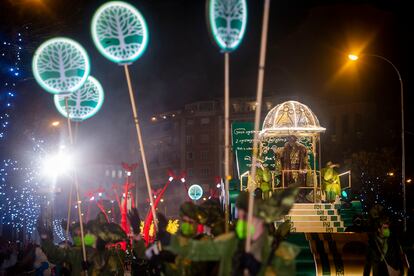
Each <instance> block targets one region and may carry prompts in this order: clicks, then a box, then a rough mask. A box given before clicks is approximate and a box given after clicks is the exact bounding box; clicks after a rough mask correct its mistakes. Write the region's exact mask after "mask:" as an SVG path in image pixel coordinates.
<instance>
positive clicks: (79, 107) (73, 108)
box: [54, 76, 104, 121]
mask: <svg viewBox="0 0 414 276" xmlns="http://www.w3.org/2000/svg"><path fill="white" fill-rule="evenodd" d="M66 97H68V111H69V118H70V119H71V120H73V121H83V120H86V119H88V118H90V117H92V116H93V115H95V114H96V113H97V112H98V111H99V109H101V107H102V104H103V101H104V92H103V88H102V85H101V84H100V83H99V81H97V80H96V79H95V78H94V77H91V76H89V77H88V79H87V81H86V82H85V84H84V85H83V86H82V87H81V88H80V89H78V90H76V91H75V92H73V93H71V94H69V95H55V97H54V101H55V106H56V109H57V110H58V111H59V113H60V114H62V115H63V116H64V117H66V118H67V117H68V113H67V110H66V100H65V98H66Z"/></svg>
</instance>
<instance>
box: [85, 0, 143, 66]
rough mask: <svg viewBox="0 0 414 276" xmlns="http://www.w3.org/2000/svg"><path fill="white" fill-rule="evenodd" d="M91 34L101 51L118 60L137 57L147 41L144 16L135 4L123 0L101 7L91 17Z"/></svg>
mask: <svg viewBox="0 0 414 276" xmlns="http://www.w3.org/2000/svg"><path fill="white" fill-rule="evenodd" d="M92 36H93V38H94V41H95V44H96V45H97V47H98V49H99V50H100V51H101V52H102V54H103V55H105V56H106V57H107V58H109V59H110V60H112V61H115V62H130V61H134V60H135V59H137V58H138V57H139V56H140V55H141V53H142V52H143V51H144V50H145V47H146V44H147V29H146V25H145V21H144V19H143V17H142V16H141V14H140V13H139V12H138V11H137V10H136V9H135V8H134V7H132V6H130V5H129V4H126V3H122V2H112V3H109V4H108V5H104V6H102V7H101V8H100V9H98V11H97V12H96V14H95V16H94V19H93V21H92Z"/></svg>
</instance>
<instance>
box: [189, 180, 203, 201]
mask: <svg viewBox="0 0 414 276" xmlns="http://www.w3.org/2000/svg"><path fill="white" fill-rule="evenodd" d="M188 196H189V197H190V198H191V199H192V200H199V199H200V198H201V197H202V196H203V188H202V187H201V186H200V185H197V184H194V185H191V186H190V188H188Z"/></svg>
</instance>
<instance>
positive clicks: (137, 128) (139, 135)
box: [124, 64, 158, 230]
mask: <svg viewBox="0 0 414 276" xmlns="http://www.w3.org/2000/svg"><path fill="white" fill-rule="evenodd" d="M124 69H125V76H126V80H127V83H128V91H129V98H130V100H131V107H132V113H133V116H134V124H135V129H136V131H137V136H138V144H139V148H140V152H141V159H142V166H143V168H144V174H145V180H146V183H147V190H148V197H149V200H150V207H151V212H152V217H153V218H154V226H155V230H158V220H157V215H156V213H155V208H154V200H153V198H152V193H151V191H152V189H151V182H150V177H149V173H148V167H147V159H146V158H145V151H144V144H143V142H142V135H141V128H140V126H139V121H138V114H137V107H136V105H135V98H134V91H133V90H132V84H131V78H130V75H129V70H128V65H127V64H124Z"/></svg>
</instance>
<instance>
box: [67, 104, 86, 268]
mask: <svg viewBox="0 0 414 276" xmlns="http://www.w3.org/2000/svg"><path fill="white" fill-rule="evenodd" d="M68 101H69V96H66V97H65V106H66V114H67V118H68V132H69V140H70V145H71V146H72V147H73V145H74V142H73V141H74V139H73V134H72V124H71V120H70V116H69V104H68ZM73 178H74V184H75V192H76V201H77V203H76V204H77V206H78V208H77V209H78V216H79V225H80V231H81V243H82V257H83V261H84V262H86V261H87V258H86V248H85V239H84V237H85V236H84V230H83V220H82V206H81V200H80V196H79V182H78V174H77V173H76V170H75V171H74V172H73ZM69 200H70V201H72V186H71V190H70V195H69ZM70 201H69V208H68V222H67V223H68V224H67V225H66V234H68V232H69V220H70V209H71V207H72V206H71V205H70ZM66 239H67V238H66ZM85 272H86V273H87V271H85Z"/></svg>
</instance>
